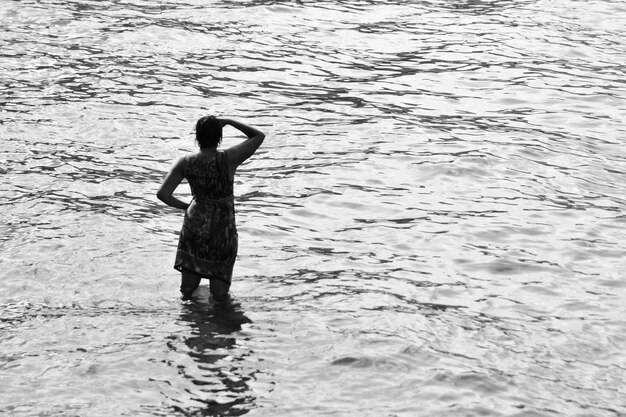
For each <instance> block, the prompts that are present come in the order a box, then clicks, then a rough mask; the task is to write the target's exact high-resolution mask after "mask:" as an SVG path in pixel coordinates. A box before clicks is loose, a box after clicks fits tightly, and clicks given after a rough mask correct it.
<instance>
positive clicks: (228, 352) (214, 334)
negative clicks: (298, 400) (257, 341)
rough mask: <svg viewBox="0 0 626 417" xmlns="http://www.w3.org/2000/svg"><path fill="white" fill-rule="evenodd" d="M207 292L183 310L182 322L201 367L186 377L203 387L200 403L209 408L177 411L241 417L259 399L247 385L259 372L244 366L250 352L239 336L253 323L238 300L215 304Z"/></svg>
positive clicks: (190, 414)
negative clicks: (187, 328)
mask: <svg viewBox="0 0 626 417" xmlns="http://www.w3.org/2000/svg"><path fill="white" fill-rule="evenodd" d="M204 289H205V288H204V287H200V289H199V291H198V292H197V294H198V293H199V294H198V298H197V301H195V302H190V303H188V304H185V305H184V306H183V310H182V312H181V321H182V322H186V323H189V325H190V327H191V334H190V335H189V337H187V338H186V339H185V340H184V342H185V344H186V345H187V347H188V348H189V351H188V353H189V356H191V357H192V358H193V360H194V361H195V362H196V363H197V364H198V368H197V370H194V372H189V371H190V370H186V371H185V372H184V373H185V374H186V376H187V377H188V378H190V379H191V380H192V382H193V383H194V385H196V386H198V387H199V390H200V391H201V392H202V398H196V400H198V401H200V402H203V403H205V404H206V407H205V408H201V409H198V408H195V407H194V409H193V410H183V409H181V408H178V407H176V409H177V411H179V412H182V413H183V414H185V415H189V416H218V415H219V416H240V415H243V414H246V413H247V412H249V411H250V409H251V408H252V406H253V404H254V400H255V397H254V394H253V393H252V390H251V389H250V387H249V386H248V383H247V382H248V381H249V380H250V379H251V378H253V377H254V372H255V371H253V370H251V369H246V368H244V367H243V366H242V365H243V363H244V361H245V357H246V356H248V355H249V354H250V352H249V351H245V350H242V347H241V346H240V345H239V346H238V345H237V339H236V337H235V334H236V333H237V332H238V331H240V330H241V329H242V325H243V324H245V323H251V322H252V321H251V320H250V319H249V318H248V317H246V316H245V314H244V313H243V311H241V305H240V304H239V303H237V302H236V300H233V299H228V300H225V301H222V302H214V301H213V300H211V297H210V296H209V295H208V291H206V292H207V294H203V291H202V290H204ZM196 371H197V372H196ZM190 373H191V374H193V375H189V374H190ZM204 394H206V395H204Z"/></svg>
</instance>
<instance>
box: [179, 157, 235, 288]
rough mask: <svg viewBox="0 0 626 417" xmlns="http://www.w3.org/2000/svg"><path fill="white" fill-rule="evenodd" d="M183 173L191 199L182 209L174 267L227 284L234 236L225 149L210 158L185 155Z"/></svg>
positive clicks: (233, 256) (232, 259) (232, 203)
mask: <svg viewBox="0 0 626 417" xmlns="http://www.w3.org/2000/svg"><path fill="white" fill-rule="evenodd" d="M183 174H184V176H185V178H186V179H187V181H188V182H189V186H190V187H191V193H192V194H193V200H192V202H191V205H190V206H189V208H188V209H187V211H186V212H185V219H184V221H183V227H182V230H181V232H180V238H179V240H178V250H177V251H176V260H175V262H174V268H175V269H177V270H178V271H182V270H183V269H187V270H190V271H194V272H196V273H197V274H199V275H200V276H201V277H203V278H209V277H216V278H219V279H221V280H223V281H226V282H227V283H230V282H231V278H232V274H233V266H234V264H235V258H236V257H237V247H238V246H237V245H238V235H237V228H236V225H235V201H234V196H233V181H232V180H231V179H230V178H229V175H228V156H227V155H226V153H225V152H218V153H217V154H216V155H215V157H213V158H212V159H206V158H200V157H199V156H198V155H189V156H186V157H185V158H184V169H183Z"/></svg>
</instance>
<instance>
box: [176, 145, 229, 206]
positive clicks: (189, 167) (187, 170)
mask: <svg viewBox="0 0 626 417" xmlns="http://www.w3.org/2000/svg"><path fill="white" fill-rule="evenodd" d="M183 175H184V176H185V178H187V181H188V182H189V186H190V187H191V193H192V194H193V196H194V198H195V199H196V201H198V202H201V201H203V200H223V199H226V198H230V197H232V196H233V180H232V179H231V178H229V171H228V156H227V154H226V152H217V153H216V154H215V155H214V156H212V157H208V158H207V157H205V156H204V155H201V154H195V155H188V156H186V157H185V164H184V173H183Z"/></svg>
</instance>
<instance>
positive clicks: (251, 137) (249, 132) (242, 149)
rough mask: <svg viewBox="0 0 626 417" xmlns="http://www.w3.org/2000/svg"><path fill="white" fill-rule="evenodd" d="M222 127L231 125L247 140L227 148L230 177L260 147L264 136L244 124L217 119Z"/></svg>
mask: <svg viewBox="0 0 626 417" xmlns="http://www.w3.org/2000/svg"><path fill="white" fill-rule="evenodd" d="M219 120H220V122H221V123H222V126H226V125H231V126H232V127H234V128H235V129H237V130H239V131H241V133H243V134H244V135H246V136H247V137H248V139H246V140H244V141H243V142H241V143H239V144H237V145H235V146H233V147H231V148H228V149H227V150H226V154H227V155H228V163H229V168H231V169H230V172H231V175H232V174H233V173H234V172H235V170H236V169H237V167H238V166H239V165H241V164H242V163H243V162H244V161H245V160H246V159H248V158H250V157H251V156H252V155H253V154H254V152H256V150H257V149H258V148H259V146H261V144H262V143H263V140H264V139H265V134H264V133H263V132H261V131H260V130H258V129H256V128H254V127H252V126H248V125H246V124H244V123H241V122H238V121H236V120H231V119H219Z"/></svg>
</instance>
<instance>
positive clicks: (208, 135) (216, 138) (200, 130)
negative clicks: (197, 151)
mask: <svg viewBox="0 0 626 417" xmlns="http://www.w3.org/2000/svg"><path fill="white" fill-rule="evenodd" d="M221 141H222V124H221V123H220V121H219V120H217V117H215V116H204V117H201V118H200V119H199V120H198V122H197V123H196V142H198V146H200V148H212V147H214V146H217V145H219V144H220V142H221Z"/></svg>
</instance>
